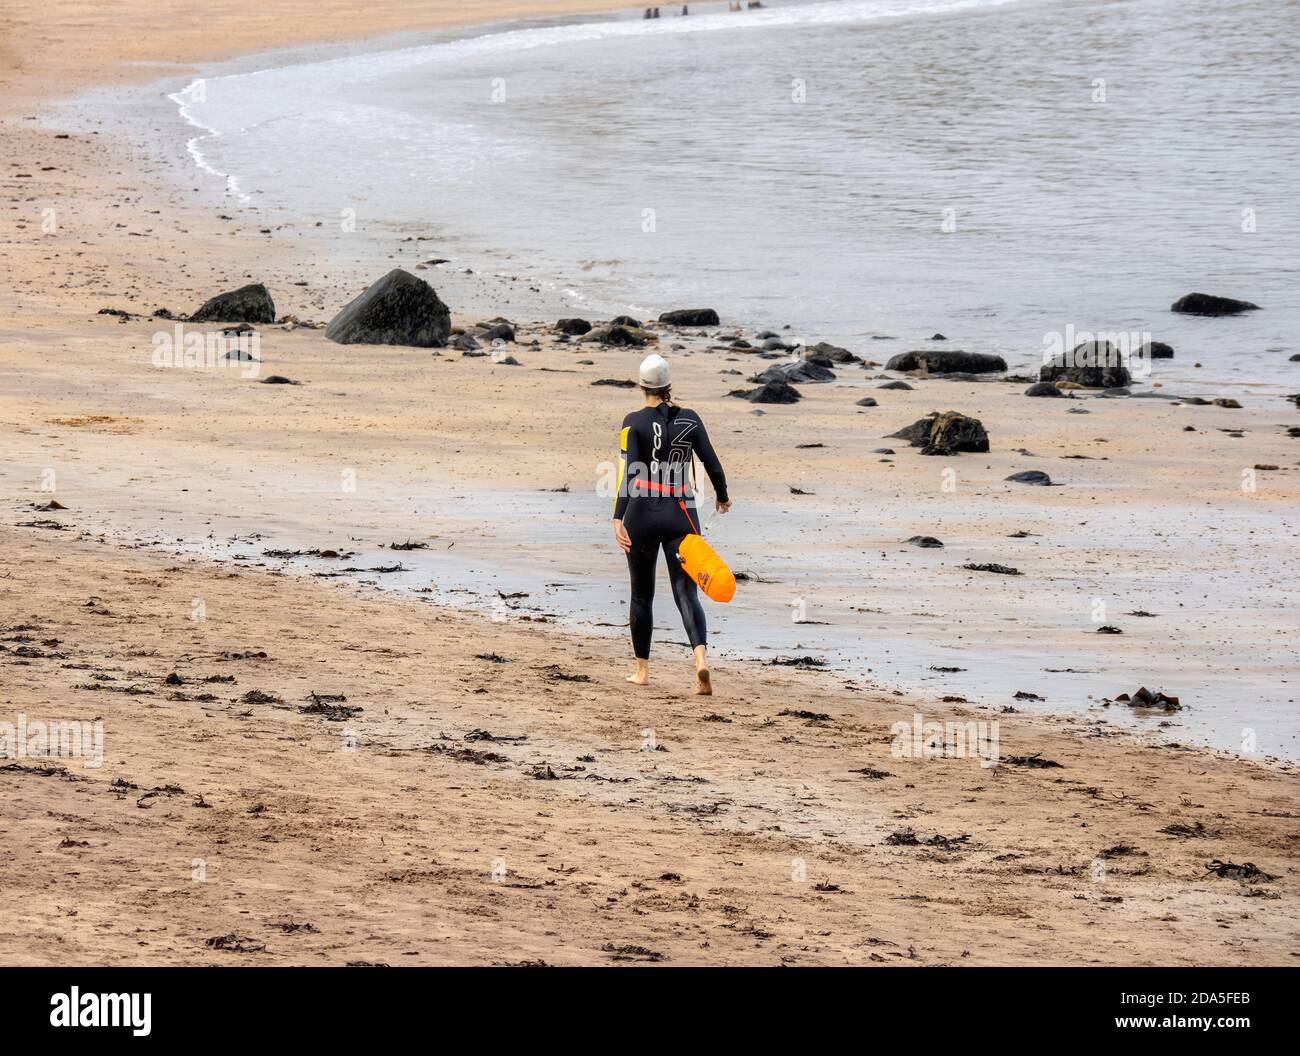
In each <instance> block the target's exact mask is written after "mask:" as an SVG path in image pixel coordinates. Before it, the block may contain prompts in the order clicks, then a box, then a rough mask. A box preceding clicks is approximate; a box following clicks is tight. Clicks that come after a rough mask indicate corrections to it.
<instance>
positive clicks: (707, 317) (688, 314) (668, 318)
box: [659, 308, 718, 326]
mask: <svg viewBox="0 0 1300 1056" xmlns="http://www.w3.org/2000/svg"><path fill="white" fill-rule="evenodd" d="M659 321H660V322H661V323H664V324H666V325H667V326H717V325H718V313H717V312H715V311H714V310H713V309H712V308H679V309H678V310H677V311H675V312H664V314H663V315H661V316H660V317H659Z"/></svg>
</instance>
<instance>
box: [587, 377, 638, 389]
mask: <svg viewBox="0 0 1300 1056" xmlns="http://www.w3.org/2000/svg"><path fill="white" fill-rule="evenodd" d="M592 384H593V385H612V386H614V387H615V388H619V389H635V388H636V382H635V381H625V380H623V379H622V378H601V379H600V380H599V381H593V382H592Z"/></svg>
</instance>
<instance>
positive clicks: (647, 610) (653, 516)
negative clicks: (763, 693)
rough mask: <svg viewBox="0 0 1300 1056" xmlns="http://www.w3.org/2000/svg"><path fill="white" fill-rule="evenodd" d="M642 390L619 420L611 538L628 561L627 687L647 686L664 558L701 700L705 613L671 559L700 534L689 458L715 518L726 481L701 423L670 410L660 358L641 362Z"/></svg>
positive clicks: (723, 508)
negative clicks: (698, 465) (635, 406)
mask: <svg viewBox="0 0 1300 1056" xmlns="http://www.w3.org/2000/svg"><path fill="white" fill-rule="evenodd" d="M640 382H641V391H642V393H644V395H645V406H644V407H642V408H641V409H640V410H638V411H633V412H632V413H631V414H629V415H628V416H627V417H626V418H624V419H623V432H622V435H621V437H620V439H619V464H618V491H617V498H616V499H615V501H614V538H615V539H616V540H617V541H618V545H619V546H621V547H622V548H623V551H624V553H626V554H627V567H628V571H629V573H630V574H631V578H632V601H631V604H630V606H629V608H628V617H629V620H630V622H631V627H632V649H633V652H634V653H635V654H636V670H635V671H633V672H632V674H630V675H628V676H627V680H628V681H629V682H632V683H634V684H635V685H638V686H644V685H645V684H646V682H647V681H648V680H649V664H650V637H651V634H652V633H653V631H654V616H653V613H652V608H653V604H654V596H655V564H656V563H657V561H658V557H659V552H660V550H662V551H663V555H664V558H665V560H666V561H667V563H668V580H669V582H670V583H671V584H672V588H673V599H674V600H675V601H676V602H677V610H678V611H679V612H680V613H681V615H682V626H683V627H685V628H686V637H687V639H688V640H689V641H690V643H691V649H692V651H693V652H694V654H695V692H696V693H698V694H701V695H706V696H707V695H709V694H711V693H712V692H713V683H712V681H711V680H710V677H709V659H708V652H707V639H708V631H707V627H706V625H705V621H704V610H703V609H702V608H701V607H700V596H699V590H698V588H697V587H696V585H695V581H694V580H693V579H691V578H690V576H688V575H687V574H686V573H685V572H684V571H683V570H682V566H681V562H680V561H679V560H678V559H677V544H678V543H679V542H681V540H682V537H683V536H685V535H687V534H689V533H695V534H699V532H700V518H699V511H698V509H697V507H696V504H695V486H694V484H695V482H694V475H693V472H692V470H693V466H694V460H695V456H696V455H699V457H700V461H701V462H703V463H704V469H705V471H706V472H707V473H708V475H709V480H710V482H711V483H712V484H713V491H714V496H715V501H716V503H717V509H718V512H719V513H726V512H727V511H728V510H729V509H730V508H731V500H730V499H729V498H728V496H727V478H726V476H725V475H724V474H723V472H722V463H721V462H719V461H718V456H717V455H716V454H715V453H714V450H713V445H712V444H711V443H710V442H709V434H708V432H707V431H706V430H705V428H704V423H703V422H702V421H701V420H700V416H699V415H698V414H696V413H695V412H694V411H690V410H687V409H686V408H685V407H678V406H677V404H675V403H673V402H672V385H671V377H670V373H669V369H668V362H667V360H665V359H664V358H663V356H660V355H652V356H647V357H646V359H645V360H644V361H643V362H642V364H641V370H640Z"/></svg>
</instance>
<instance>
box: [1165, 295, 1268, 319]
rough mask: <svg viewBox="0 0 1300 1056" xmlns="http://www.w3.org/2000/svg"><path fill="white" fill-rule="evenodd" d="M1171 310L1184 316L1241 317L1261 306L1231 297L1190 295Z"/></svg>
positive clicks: (1179, 299) (1177, 301)
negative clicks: (1244, 313)
mask: <svg viewBox="0 0 1300 1056" xmlns="http://www.w3.org/2000/svg"><path fill="white" fill-rule="evenodd" d="M1169 310H1170V311H1171V312H1179V313H1181V314H1182V315H1240V314H1241V313H1242V312H1256V311H1259V305H1257V304H1252V303H1251V302H1250V301H1238V300H1234V299H1233V298H1231V297H1216V296H1215V295H1214V294H1212V293H1189V294H1188V295H1187V296H1186V297H1180V298H1178V300H1176V301H1174V303H1173V304H1172V305H1171V306H1170V308H1169Z"/></svg>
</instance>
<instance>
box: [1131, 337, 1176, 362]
mask: <svg viewBox="0 0 1300 1056" xmlns="http://www.w3.org/2000/svg"><path fill="white" fill-rule="evenodd" d="M1138 355H1139V356H1146V357H1147V358H1148V359H1173V358H1174V346H1173V345H1166V344H1165V343H1164V342H1163V341H1148V342H1147V343H1146V344H1145V345H1143V346H1142V347H1141V348H1139V349H1138Z"/></svg>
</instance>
